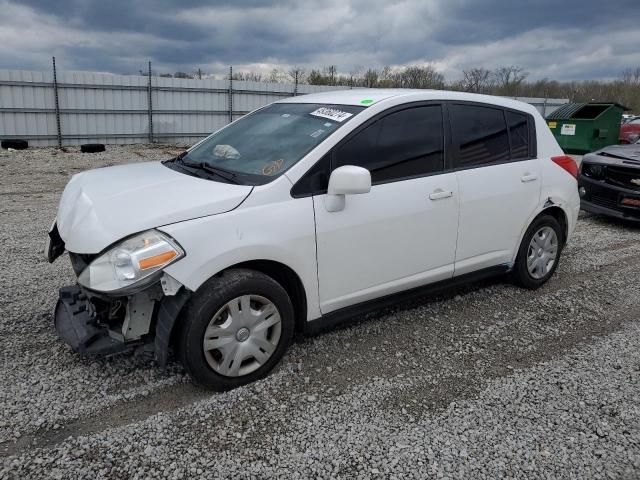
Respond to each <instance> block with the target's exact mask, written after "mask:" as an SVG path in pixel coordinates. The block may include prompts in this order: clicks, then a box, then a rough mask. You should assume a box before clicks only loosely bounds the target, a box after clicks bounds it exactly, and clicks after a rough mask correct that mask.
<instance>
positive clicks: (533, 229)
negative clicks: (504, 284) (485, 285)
mask: <svg viewBox="0 0 640 480" xmlns="http://www.w3.org/2000/svg"><path fill="white" fill-rule="evenodd" d="M562 242H563V239H562V228H561V227H560V224H559V223H558V221H557V220H556V219H555V218H553V217H552V216H550V215H541V216H539V217H538V218H536V219H535V220H534V221H533V223H532V224H531V225H530V226H529V228H528V229H527V232H526V233H525V235H524V237H523V238H522V243H521V244H520V249H519V250H518V256H517V257H516V263H515V265H514V269H513V276H514V280H515V281H516V283H517V284H518V285H520V286H522V287H525V288H530V289H535V288H538V287H540V286H541V285H543V284H544V283H545V282H546V281H547V280H549V278H551V276H552V275H553V273H554V272H555V271H556V268H557V267H558V261H559V260H560V253H561V251H562Z"/></svg>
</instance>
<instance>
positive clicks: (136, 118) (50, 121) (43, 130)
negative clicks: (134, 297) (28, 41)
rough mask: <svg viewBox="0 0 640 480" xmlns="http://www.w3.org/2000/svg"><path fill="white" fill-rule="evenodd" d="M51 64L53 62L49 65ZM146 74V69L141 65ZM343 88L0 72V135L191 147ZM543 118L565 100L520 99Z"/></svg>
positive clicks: (40, 141) (34, 141) (43, 141)
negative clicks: (248, 119)
mask: <svg viewBox="0 0 640 480" xmlns="http://www.w3.org/2000/svg"><path fill="white" fill-rule="evenodd" d="M54 66H55V63H54ZM149 71H150V68H149ZM344 88H346V87H332V86H316V85H295V84H286V83H266V82H246V81H237V80H213V79H204V80H192V79H177V78H164V77H155V76H150V75H148V76H133V75H131V76H130V75H110V74H102V73H91V72H56V70H55V68H54V70H53V71H52V72H29V71H11V70H0V138H2V139H8V138H20V139H25V140H28V141H29V143H30V145H39V146H46V145H77V144H81V143H90V142H100V143H106V144H113V143H153V142H159V143H185V144H192V143H195V142H196V141H197V140H199V139H200V138H202V137H204V136H206V135H208V134H209V133H211V132H213V131H215V130H217V129H219V128H221V127H223V126H224V125H226V124H227V123H228V122H229V121H231V120H233V119H235V118H237V117H238V116H240V115H244V114H246V113H248V112H250V111H252V110H254V109H256V108H258V107H261V106H263V105H266V104H268V103H271V102H274V101H276V100H279V99H281V98H283V97H289V96H292V95H296V94H297V95H303V94H306V93H313V92H322V91H327V90H341V89H344ZM520 100H523V101H526V102H527V103H531V104H532V105H535V106H536V107H537V108H538V110H540V112H541V113H543V114H545V115H546V114H548V113H551V112H552V111H553V110H555V109H556V108H558V107H559V106H560V105H562V104H564V103H567V102H568V100H565V99H540V98H526V99H524V98H520Z"/></svg>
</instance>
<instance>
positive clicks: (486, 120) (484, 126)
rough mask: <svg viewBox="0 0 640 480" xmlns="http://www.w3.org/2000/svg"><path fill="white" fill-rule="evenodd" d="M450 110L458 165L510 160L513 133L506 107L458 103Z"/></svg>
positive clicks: (485, 163)
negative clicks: (508, 128)
mask: <svg viewBox="0 0 640 480" xmlns="http://www.w3.org/2000/svg"><path fill="white" fill-rule="evenodd" d="M449 112H450V119H451V130H452V136H453V144H454V152H457V155H456V156H455V157H456V166H459V167H467V166H473V165H487V164H492V163H499V162H504V161H507V160H509V135H508V133H507V124H506V122H505V116H504V113H503V110H502V109H499V108H492V107H483V106H477V105H457V104H454V105H451V106H450V107H449Z"/></svg>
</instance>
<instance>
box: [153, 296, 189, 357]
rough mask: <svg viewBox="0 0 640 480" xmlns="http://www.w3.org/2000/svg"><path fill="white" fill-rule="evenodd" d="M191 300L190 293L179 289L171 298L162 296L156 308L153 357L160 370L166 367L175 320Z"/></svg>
mask: <svg viewBox="0 0 640 480" xmlns="http://www.w3.org/2000/svg"><path fill="white" fill-rule="evenodd" d="M190 298H191V292H190V291H189V290H187V289H186V288H184V287H183V288H181V289H180V290H179V291H178V293H176V294H175V295H173V296H166V295H165V296H164V297H162V300H161V301H160V305H159V307H158V316H157V319H156V336H155V340H154V355H155V359H156V361H157V362H158V365H159V366H160V367H161V368H164V367H166V365H167V363H168V361H169V353H170V346H171V335H172V333H173V328H174V327H175V324H176V320H177V319H178V316H179V315H180V312H181V311H182V308H183V307H184V305H185V304H186V303H187V301H188V300H189V299H190Z"/></svg>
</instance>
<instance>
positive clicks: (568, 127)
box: [560, 123, 576, 135]
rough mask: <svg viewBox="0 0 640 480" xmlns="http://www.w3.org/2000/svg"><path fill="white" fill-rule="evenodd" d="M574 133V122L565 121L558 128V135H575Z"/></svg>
mask: <svg viewBox="0 0 640 480" xmlns="http://www.w3.org/2000/svg"><path fill="white" fill-rule="evenodd" d="M575 134H576V124H575V123H565V124H564V125H562V128H561V129H560V135H575Z"/></svg>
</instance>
